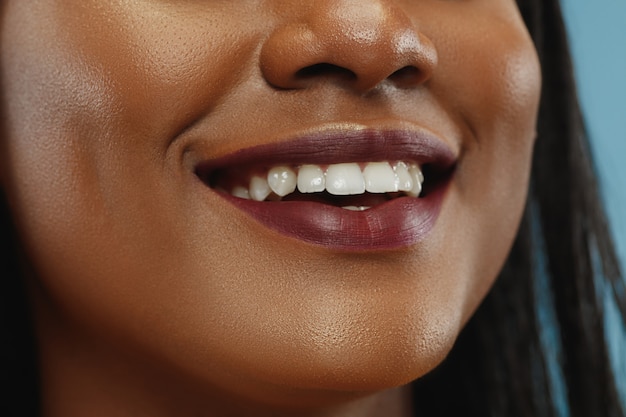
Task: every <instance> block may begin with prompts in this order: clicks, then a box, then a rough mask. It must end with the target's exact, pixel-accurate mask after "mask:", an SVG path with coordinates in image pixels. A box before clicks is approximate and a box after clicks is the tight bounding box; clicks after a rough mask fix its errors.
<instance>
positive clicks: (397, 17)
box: [260, 0, 437, 92]
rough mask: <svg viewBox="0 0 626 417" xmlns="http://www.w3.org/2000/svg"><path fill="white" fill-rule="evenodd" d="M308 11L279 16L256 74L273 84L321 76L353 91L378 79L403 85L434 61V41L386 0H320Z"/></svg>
mask: <svg viewBox="0 0 626 417" xmlns="http://www.w3.org/2000/svg"><path fill="white" fill-rule="evenodd" d="M308 10H309V12H308V13H307V14H306V15H305V16H303V17H301V18H297V17H296V18H293V17H291V18H288V17H285V19H288V20H287V22H286V23H284V24H283V25H280V26H278V27H277V28H276V30H275V31H274V32H273V33H272V34H271V35H270V36H269V38H268V39H267V40H266V41H265V43H264V45H263V47H262V50H261V57H260V66H261V71H262V74H263V76H264V77H265V79H266V80H267V82H268V83H269V84H270V85H272V86H274V87H276V88H283V89H302V88H307V87H310V86H311V85H312V84H315V83H317V82H320V81H321V80H325V81H328V80H331V81H334V82H337V83H341V85H342V86H348V87H349V88H351V89H353V90H356V91H359V92H367V91H370V90H372V89H374V88H376V87H377V86H378V85H380V84H381V83H383V82H390V83H392V84H394V85H395V86H397V87H400V88H409V87H414V86H416V85H419V84H421V83H423V82H424V81H426V80H427V79H428V78H430V77H431V75H432V73H433V70H434V69H435V67H436V65H437V51H436V49H435V47H434V44H433V43H432V42H431V41H430V40H429V39H428V38H427V37H426V36H425V35H423V34H422V33H420V32H419V31H418V30H417V28H416V27H415V25H414V24H413V23H412V22H411V20H410V19H409V18H408V16H406V14H404V12H403V11H401V10H399V9H398V8H397V7H395V6H394V5H393V4H392V2H391V1H367V2H364V1H362V0H334V1H332V0H324V1H317V2H315V5H314V6H313V7H311V8H309V9H308Z"/></svg>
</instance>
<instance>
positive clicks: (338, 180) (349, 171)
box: [326, 163, 365, 195]
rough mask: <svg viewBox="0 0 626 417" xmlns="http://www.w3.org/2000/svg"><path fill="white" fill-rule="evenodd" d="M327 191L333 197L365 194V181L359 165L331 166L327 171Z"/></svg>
mask: <svg viewBox="0 0 626 417" xmlns="http://www.w3.org/2000/svg"><path fill="white" fill-rule="evenodd" d="M326 191H328V192H329V193H330V194H333V195H350V194H363V193H364V192H365V180H364V179H363V174H362V173H361V168H359V164H357V163H347V164H334V165H329V166H328V168H327V169H326Z"/></svg>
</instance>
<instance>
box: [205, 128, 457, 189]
mask: <svg viewBox="0 0 626 417" xmlns="http://www.w3.org/2000/svg"><path fill="white" fill-rule="evenodd" d="M456 159H457V155H456V154H455V152H454V151H453V150H452V149H451V148H450V147H449V146H448V145H447V144H446V143H445V142H444V141H443V140H442V139H440V138H438V137H437V136H435V135H434V134H432V133H430V132H429V131H427V130H425V129H423V130H418V129H374V128H359V129H342V128H337V129H334V128H329V129H323V130H317V131H313V132H308V133H305V134H302V135H299V136H296V137H292V138H290V139H287V140H284V141H279V142H274V143H266V144H261V145H257V146H253V147H249V148H243V149H240V150H237V151H235V152H233V153H230V154H228V155H225V156H222V157H217V158H211V159H206V160H201V161H200V162H199V163H198V164H197V165H196V167H195V170H196V174H197V175H198V176H199V177H200V178H202V179H204V180H207V179H208V178H209V177H210V176H211V175H212V173H215V172H217V171H219V170H221V169H224V168H232V167H235V166H241V167H245V166H261V165H262V166H271V165H275V164H291V165H298V164H305V163H306V164H334V163H341V162H374V161H411V162H416V163H418V164H420V166H422V167H426V169H428V170H430V171H434V172H445V171H448V170H449V169H450V168H451V167H453V166H454V164H455V162H456Z"/></svg>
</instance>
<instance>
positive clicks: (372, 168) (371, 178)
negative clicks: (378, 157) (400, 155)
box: [363, 162, 398, 193]
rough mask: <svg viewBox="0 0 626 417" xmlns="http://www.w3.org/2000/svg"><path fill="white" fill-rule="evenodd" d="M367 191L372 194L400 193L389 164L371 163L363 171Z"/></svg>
mask: <svg viewBox="0 0 626 417" xmlns="http://www.w3.org/2000/svg"><path fill="white" fill-rule="evenodd" d="M363 178H364V179H365V190H367V191H368V192H370V193H393V192H396V191H398V182H397V179H396V174H394V172H393V169H392V168H391V165H389V163H388V162H370V163H368V164H367V165H365V168H364V169H363Z"/></svg>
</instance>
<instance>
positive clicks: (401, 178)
mask: <svg viewBox="0 0 626 417" xmlns="http://www.w3.org/2000/svg"><path fill="white" fill-rule="evenodd" d="M393 170H394V171H395V173H396V177H398V191H411V189H413V177H412V176H411V174H410V173H409V167H408V166H407V165H406V164H405V163H404V162H398V163H397V164H395V165H394V167H393Z"/></svg>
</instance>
